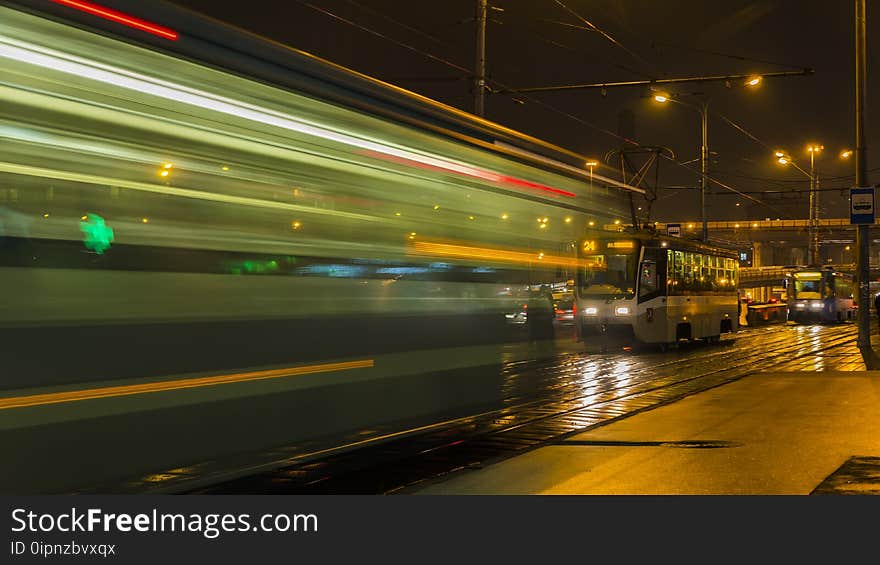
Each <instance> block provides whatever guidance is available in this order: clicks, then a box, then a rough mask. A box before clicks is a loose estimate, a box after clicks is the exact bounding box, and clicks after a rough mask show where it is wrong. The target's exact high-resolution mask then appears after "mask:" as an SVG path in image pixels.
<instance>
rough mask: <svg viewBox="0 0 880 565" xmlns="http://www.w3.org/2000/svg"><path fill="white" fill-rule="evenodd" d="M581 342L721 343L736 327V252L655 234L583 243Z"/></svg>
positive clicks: (579, 314)
mask: <svg viewBox="0 0 880 565" xmlns="http://www.w3.org/2000/svg"><path fill="white" fill-rule="evenodd" d="M578 257H579V261H578V276H577V281H576V283H575V294H576V302H577V309H576V312H577V313H576V317H577V324H576V326H577V331H578V337H579V339H581V340H583V341H584V342H586V343H587V344H589V343H590V342H593V341H598V342H599V343H600V344H601V345H606V344H609V343H614V344H618V343H626V342H630V343H653V344H659V345H660V346H661V347H664V348H665V347H666V346H669V345H674V344H676V343H678V342H679V341H680V340H693V339H705V340H707V341H710V342H714V341H717V340H718V339H719V338H720V336H721V334H722V333H728V332H735V331H736V330H737V326H738V313H737V312H738V303H737V302H738V298H737V284H736V283H737V269H738V261H737V256H736V253H735V252H733V251H731V250H728V249H722V248H718V247H714V246H710V245H705V244H702V243H699V242H695V241H688V240H682V239H678V238H674V237H666V238H663V237H659V236H657V235H655V234H620V235H617V236H613V237H595V238H587V239H584V240H583V241H581V242H580V243H579V245H578Z"/></svg>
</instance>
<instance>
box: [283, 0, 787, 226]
mask: <svg viewBox="0 0 880 565" xmlns="http://www.w3.org/2000/svg"><path fill="white" fill-rule="evenodd" d="M553 1H554V2H556V3H558V4H560V5H561V6H563V7H564V8H565V9H566V10H568V11H571V9H570V8H568V7H567V6H565V5H564V4H562V2H560V1H559V0H553ZM297 2H299V3H300V4H302V5H304V6H306V7H308V8H311V9H313V10H316V11H318V12H320V13H323V14H325V15H327V16H329V17H331V18H333V19H335V20H337V21H339V22H342V23H345V24H348V25H350V26H353V27H356V28H358V29H360V30H361V31H364V32H366V33H368V34H370V35H373V36H375V37H379V38H381V39H384V40H386V41H390V42H391V43H394V44H395V45H398V46H400V47H403V48H405V49H407V50H409V51H412V52H415V53H419V54H421V55H423V56H425V57H427V58H429V59H431V60H433V61H436V62H439V63H442V64H444V65H446V66H449V67H451V68H454V69H456V70H458V71H461V72H463V73H467V75H471V74H472V71H471V69H468V68H466V67H463V66H461V65H458V64H456V63H454V62H452V61H449V60H447V59H444V58H443V57H440V56H437V55H434V54H432V53H429V52H427V51H424V50H422V49H419V48H418V47H415V46H413V45H410V44H408V43H405V42H402V41H399V40H397V39H394V38H392V37H390V36H388V35H387V34H383V33H381V32H378V31H376V30H373V29H371V28H368V27H366V26H364V25H361V24H358V23H356V22H353V21H351V20H350V19H348V18H344V17H342V16H340V15H338V14H335V13H333V12H331V11H329V10H326V9H324V8H321V7H319V6H316V5H314V4H312V3H311V2H308V1H306V0H297ZM571 13H572V14H573V15H575V16H576V17H578V18H579V19H581V20H582V21H584V22H585V23H586V24H588V25H590V26H592V27H595V26H593V24H592V23H591V22H589V21H587V20H585V19H583V18H582V17H581V16H579V15H578V14H577V13H576V12H573V11H571ZM386 19H389V20H391V19H392V18H390V17H389V18H386ZM403 25H405V24H403ZM596 30H597V31H598V32H599V33H601V34H603V36H604V37H606V38H610V36H608V35H607V34H606V33H605V32H603V31H601V30H599V29H598V28H596ZM610 40H612V41H613V42H614V43H615V44H617V45H618V46H619V47H621V48H623V49H624V50H626V51H629V50H628V49H626V47H624V46H623V45H621V44H619V43H618V42H617V41H616V40H614V39H613V38H610ZM487 82H488V83H489V85H490V87H497V88H499V89H509V86H508V85H506V84H503V83H501V82H499V81H497V80H494V79H488V80H487ZM520 97H521V98H522V99H525V100H528V101H529V102H531V103H533V104H536V105H538V106H541V107H543V108H545V109H546V110H548V111H551V112H553V113H555V114H558V115H560V116H563V117H566V118H567V119H570V120H573V121H576V122H578V123H580V124H582V125H586V126H588V127H590V128H592V129H594V130H596V131H598V132H601V133H603V134H606V135H608V136H610V137H613V138H615V139H617V140H619V141H622V142H623V143H626V144H628V145H632V146H638V145H641V143H640V142H639V141H637V140H634V139H630V138H628V137H625V136H623V135H620V134H617V133H615V132H613V131H611V130H608V129H606V128H603V127H601V126H598V125H596V124H593V123H591V122H590V121H588V120H586V119H584V118H581V117H580V116H576V115H574V114H572V113H570V112H567V111H565V110H562V109H560V108H557V107H555V106H553V105H551V104H548V103H546V102H544V101H542V100H540V99H536V98H534V97H532V96H528V95H520ZM663 158H664V159H666V160H668V161H671V162H672V163H674V164H676V165H678V166H680V167H684V168H685V169H688V170H689V171H692V172H696V171H695V169H694V168H693V167H691V166H689V165H687V164H684V163H681V162H680V161H678V160H677V159H675V158H673V157H670V156H668V155H663ZM706 178H707V180H708V181H709V182H710V183H714V184H715V185H717V186H719V187H721V188H724V189H725V190H728V191H731V192H732V193H735V194H739V195H741V196H742V197H743V198H746V199H749V200H752V201H754V202H755V203H757V204H760V205H763V206H767V207H768V208H770V209H772V210H775V211H777V212H778V211H779V210H778V209H777V208H775V207H774V206H772V205H771V204H769V203H767V202H763V201H761V200H760V199H757V198H754V197H752V196H751V195H750V194H747V193H744V192H742V191H740V190H738V189H736V188H734V187H732V186H730V185H729V184H727V183H724V182H722V181H720V180H719V179H717V178H714V177H712V176H711V175H710V176H707V177H706Z"/></svg>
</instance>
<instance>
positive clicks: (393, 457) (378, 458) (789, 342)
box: [197, 324, 865, 493]
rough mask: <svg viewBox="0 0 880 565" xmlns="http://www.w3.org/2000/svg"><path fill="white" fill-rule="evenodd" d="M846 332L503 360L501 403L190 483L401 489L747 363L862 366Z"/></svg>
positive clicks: (761, 335)
mask: <svg viewBox="0 0 880 565" xmlns="http://www.w3.org/2000/svg"><path fill="white" fill-rule="evenodd" d="M855 342H856V327H855V325H853V324H842V325H837V326H793V325H775V326H767V327H763V328H757V329H749V330H745V331H742V332H740V333H738V334H736V335H734V336H727V337H725V338H724V339H723V340H722V342H721V343H720V344H718V345H711V346H707V345H704V344H689V345H684V346H682V347H681V348H680V349H678V350H676V351H670V352H666V353H660V352H658V351H656V350H650V349H649V350H644V351H640V352H631V351H627V352H623V351H621V352H618V353H613V352H612V353H604V354H589V353H571V354H566V355H563V356H559V357H554V358H550V359H545V360H539V361H519V362H511V363H507V364H506V365H505V366H504V368H503V376H504V380H503V405H504V407H503V408H501V409H498V410H492V411H489V412H483V413H481V414H478V415H474V416H470V417H465V418H459V419H457V420H454V421H451V422H446V423H444V424H442V425H438V426H436V427H435V428H433V429H431V430H429V431H428V432H427V433H422V434H419V435H416V436H411V437H408V438H405V439H401V440H397V441H393V442H385V443H380V444H379V445H377V446H373V447H367V448H364V449H359V450H356V451H350V452H345V453H342V454H340V455H336V456H332V457H329V458H323V459H317V460H316V459H314V458H310V457H309V456H308V454H307V453H303V455H302V456H295V457H293V458H292V459H288V462H287V464H285V465H284V466H282V467H279V468H275V469H274V470H271V471H268V472H265V473H262V474H259V475H255V476H250V477H244V478H241V479H236V480H232V481H227V482H224V483H220V484H216V485H214V486H212V487H209V488H204V489H200V490H198V491H197V492H204V493H245V492H248V493H389V492H406V491H407V490H409V489H408V487H413V486H415V485H419V484H421V483H423V482H424V481H426V480H430V479H432V478H434V477H437V476H439V475H442V474H445V473H448V472H450V471H452V470H455V469H458V468H462V467H472V466H480V465H483V464H486V463H487V462H490V461H494V460H499V459H502V458H505V457H509V456H512V455H515V454H517V453H521V452H522V451H523V450H525V449H529V448H532V447H535V446H537V445H540V444H542V443H544V442H546V441H549V440H552V439H556V438H559V437H561V436H565V435H568V434H571V433H574V432H579V431H583V430H584V429H586V428H590V427H594V426H597V425H603V424H606V423H609V422H611V421H614V420H617V419H620V418H623V417H626V416H629V415H632V414H634V413H637V412H640V411H643V410H646V409H651V408H654V407H656V406H659V405H661V404H666V403H669V402H674V401H675V400H678V399H680V398H682V397H684V396H687V395H690V394H694V393H696V392H699V391H702V390H706V389H708V388H712V387H715V386H719V385H721V384H724V383H727V382H730V381H732V380H736V379H738V378H741V377H743V376H745V375H748V374H751V373H755V372H759V371H767V370H773V371H804V370H806V371H849V370H864V368H865V367H864V363H863V362H862V358H861V356H860V354H859V352H858V350H857V348H856V344H855ZM377 433H381V430H377ZM360 439H363V438H362V437H361V438H360Z"/></svg>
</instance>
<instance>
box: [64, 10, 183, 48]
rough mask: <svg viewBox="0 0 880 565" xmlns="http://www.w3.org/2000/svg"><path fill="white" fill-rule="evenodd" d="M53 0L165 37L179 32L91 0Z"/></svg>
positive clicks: (173, 36)
mask: <svg viewBox="0 0 880 565" xmlns="http://www.w3.org/2000/svg"><path fill="white" fill-rule="evenodd" d="M52 1H53V2H55V3H56V4H62V5H64V6H67V7H69V8H74V9H76V10H80V11H82V12H87V13H89V14H92V15H94V16H98V17H99V18H104V19H105V20H110V21H114V22H116V23H120V24H122V25H126V26H128V27H132V28H135V29H139V30H141V31H145V32H147V33H151V34H153V35H158V36H159V37H164V38H165V39H170V40H172V41H176V40H177V32H176V31H174V30H171V29H168V28H167V27H162V26H159V25H156V24H153V23H150V22H147V21H144V20H142V19H139V18H135V17H134V16H129V15H128V14H123V13H122V12H117V11H116V10H111V9H110V8H105V7H104V6H99V5H97V4H93V3H91V2H86V1H85V0H52Z"/></svg>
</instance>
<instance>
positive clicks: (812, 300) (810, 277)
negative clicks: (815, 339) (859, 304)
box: [785, 267, 856, 324]
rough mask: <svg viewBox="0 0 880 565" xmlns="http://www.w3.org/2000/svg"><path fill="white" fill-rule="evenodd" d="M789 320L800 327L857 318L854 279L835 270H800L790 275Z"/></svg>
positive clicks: (815, 268)
mask: <svg viewBox="0 0 880 565" xmlns="http://www.w3.org/2000/svg"><path fill="white" fill-rule="evenodd" d="M785 289H786V296H787V297H788V320H789V321H791V322H797V323H800V324H813V323H823V322H844V321H847V320H852V319H853V318H855V312H856V306H855V301H854V292H855V282H854V277H853V275H851V274H849V273H843V272H840V271H837V270H835V269H834V267H824V268H819V267H796V268H792V269H791V271H789V272H787V273H786V276H785Z"/></svg>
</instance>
